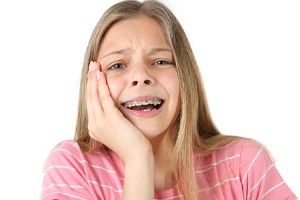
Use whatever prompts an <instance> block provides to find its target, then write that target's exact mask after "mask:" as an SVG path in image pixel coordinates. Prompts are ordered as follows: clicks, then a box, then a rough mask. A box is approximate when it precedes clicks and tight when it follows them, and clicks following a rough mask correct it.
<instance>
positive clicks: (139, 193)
mask: <svg viewBox="0 0 300 200" xmlns="http://www.w3.org/2000/svg"><path fill="white" fill-rule="evenodd" d="M99 69H100V66H99V64H97V63H96V62H91V63H90V72H89V74H88V82H87V93H86V102H87V110H88V127H89V131H90V136H91V137H92V138H93V139H95V140H97V141H99V142H101V143H102V144H104V145H105V146H107V147H108V148H110V149H111V150H113V151H114V152H115V153H117V154H118V155H119V156H120V158H121V160H122V161H123V163H124V164H125V180H124V191H123V198H124V199H151V200H152V199H153V198H154V183H153V168H154V158H153V152H152V147H151V144H150V142H149V141H148V140H147V139H146V138H145V137H144V135H143V134H142V133H141V132H140V131H139V130H138V129H137V128H136V127H135V126H134V125H133V124H132V123H131V122H130V121H128V120H127V119H126V118H125V117H124V116H123V114H122V113H121V112H120V111H119V109H118V108H117V107H116V106H115V103H114V101H113V99H112V97H111V96H110V92H109V89H108V86H107V84H106V78H105V75H104V74H103V73H102V72H100V71H99Z"/></svg>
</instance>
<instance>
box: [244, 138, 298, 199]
mask: <svg viewBox="0 0 300 200" xmlns="http://www.w3.org/2000/svg"><path fill="white" fill-rule="evenodd" d="M240 180H241V183H242V188H243V195H244V199H252V200H257V199H264V200H277V199H278V200H283V199H287V200H294V199H297V197H296V196H295V195H294V194H293V192H292V191H291V190H290V188H289V187H288V186H287V184H286V183H285V182H284V180H283V179H282V177H281V175H280V174H279V172H278V170H277V169H276V166H275V164H274V162H273V160H272V158H271V156H270V154H269V152H268V151H267V149H266V148H265V147H264V146H262V145H261V144H259V143H257V142H255V141H251V140H249V141H248V140H246V141H244V143H243V145H242V149H241V157H240Z"/></svg>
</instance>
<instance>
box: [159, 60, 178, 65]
mask: <svg viewBox="0 0 300 200" xmlns="http://www.w3.org/2000/svg"><path fill="white" fill-rule="evenodd" d="M172 64H173V63H172V62H170V61H166V60H158V61H156V62H155V63H154V65H172Z"/></svg>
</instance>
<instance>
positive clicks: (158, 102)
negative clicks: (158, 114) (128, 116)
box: [124, 99, 162, 108]
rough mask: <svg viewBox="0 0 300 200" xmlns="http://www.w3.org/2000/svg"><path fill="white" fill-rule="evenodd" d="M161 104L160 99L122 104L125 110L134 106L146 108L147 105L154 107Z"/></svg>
mask: <svg viewBox="0 0 300 200" xmlns="http://www.w3.org/2000/svg"><path fill="white" fill-rule="evenodd" d="M161 103H162V100H160V99H146V100H142V101H130V102H127V103H125V104H124V107H125V108H131V107H134V106H142V105H143V106H146V105H149V104H153V105H154V106H156V105H160V104H161Z"/></svg>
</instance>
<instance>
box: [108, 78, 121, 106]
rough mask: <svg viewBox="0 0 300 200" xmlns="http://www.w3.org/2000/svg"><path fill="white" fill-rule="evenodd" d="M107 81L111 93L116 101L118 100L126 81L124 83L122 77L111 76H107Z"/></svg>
mask: <svg viewBox="0 0 300 200" xmlns="http://www.w3.org/2000/svg"><path fill="white" fill-rule="evenodd" d="M106 82H107V86H108V89H109V91H110V95H111V97H112V99H113V100H114V102H116V101H117V100H118V98H119V96H120V94H121V92H122V85H124V83H122V79H120V78H113V77H110V76H106Z"/></svg>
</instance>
